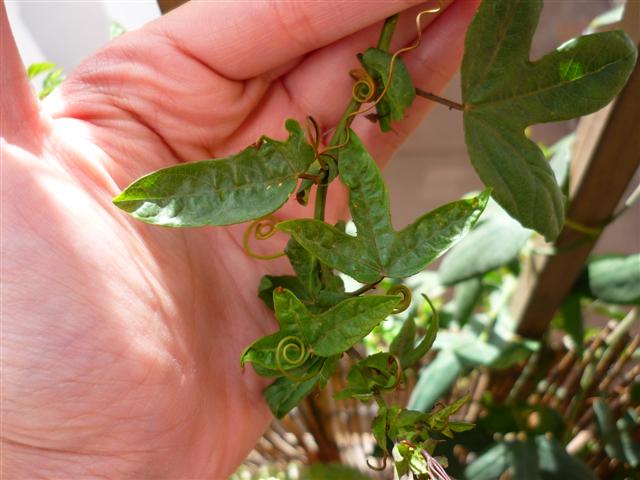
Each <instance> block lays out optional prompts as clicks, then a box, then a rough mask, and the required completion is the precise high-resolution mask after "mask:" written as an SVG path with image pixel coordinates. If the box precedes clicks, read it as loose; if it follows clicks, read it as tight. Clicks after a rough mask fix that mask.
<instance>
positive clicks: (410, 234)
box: [278, 132, 489, 283]
mask: <svg viewBox="0 0 640 480" xmlns="http://www.w3.org/2000/svg"><path fill="white" fill-rule="evenodd" d="M339 155H340V157H339V158H340V175H341V177H340V178H341V179H342V181H343V182H344V183H345V185H347V187H349V209H350V211H351V215H352V217H353V221H354V223H355V225H356V228H357V232H358V236H357V237H352V236H350V235H347V234H346V233H343V232H341V231H339V230H338V229H337V228H335V227H331V226H329V225H327V224H325V223H324V222H320V221H318V220H310V219H304V220H291V221H288V222H282V223H280V224H278V228H279V229H280V230H282V231H284V232H286V233H289V234H290V235H291V236H292V237H293V238H294V239H295V240H296V241H297V242H298V243H300V244H301V245H302V246H303V247H304V248H305V249H307V250H308V251H309V252H311V254H312V255H314V256H315V257H317V258H318V259H319V260H320V261H321V262H324V263H326V264H327V265H329V266H331V267H333V268H336V269H337V270H340V271H341V272H344V273H346V274H347V275H349V276H351V277H353V278H354V279H356V280H358V281H360V282H363V283H372V282H376V281H378V280H380V279H381V278H382V277H384V276H387V277H391V278H404V277H408V276H410V275H413V274H414V273H417V272H418V271H420V270H422V269H423V268H424V267H425V266H426V265H427V264H428V263H429V262H431V261H433V260H435V259H436V258H437V257H439V256H440V255H442V254H443V253H444V252H445V251H446V250H447V249H449V248H450V247H451V246H452V245H453V244H454V243H455V242H457V241H458V240H459V239H460V238H462V236H464V235H465V234H466V232H467V231H468V230H469V229H470V228H471V227H472V226H473V224H474V223H475V222H476V220H477V219H478V217H479V216H480V214H481V213H482V210H483V209H484V207H485V205H486V202H487V200H488V198H489V192H488V191H486V192H484V193H482V194H480V195H479V196H477V197H473V198H469V199H464V200H460V201H457V202H453V203H450V204H447V205H444V206H442V207H440V208H438V209H436V210H434V211H432V212H430V213H427V214H426V215H424V216H423V217H421V218H419V219H418V220H416V221H415V222H414V223H412V224H411V225H409V226H408V227H406V228H404V229H403V230H401V231H400V232H396V231H395V230H394V229H393V227H392V225H391V216H390V213H389V195H388V193H387V189H386V186H385V184H384V182H383V180H382V176H381V174H380V170H379V169H378V167H377V165H376V164H375V162H374V161H373V159H372V158H371V156H370V155H369V154H368V153H367V151H366V149H365V148H364V146H363V145H362V143H361V142H360V140H359V139H358V138H357V137H356V135H355V133H353V132H351V137H350V143H349V145H348V146H346V147H344V148H343V149H342V150H340V153H339Z"/></svg>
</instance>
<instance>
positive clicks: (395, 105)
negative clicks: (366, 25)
mask: <svg viewBox="0 0 640 480" xmlns="http://www.w3.org/2000/svg"><path fill="white" fill-rule="evenodd" d="M391 57H392V54H390V53H389V52H385V51H383V50H379V49H377V48H369V49H368V50H367V51H365V52H364V53H363V54H361V55H358V59H359V60H360V63H362V66H363V67H364V68H365V70H366V71H367V72H368V73H369V75H371V78H373V80H374V82H375V84H376V95H380V94H381V93H382V91H383V90H384V89H385V87H386V86H387V83H388V81H389V67H390V65H391ZM415 98H416V89H415V87H414V86H413V83H412V82H411V77H410V76H409V71H408V70H407V67H406V65H405V64H404V61H403V60H402V59H401V58H399V57H398V58H396V60H395V62H394V67H393V76H392V78H391V84H390V85H389V87H388V88H387V91H386V93H385V95H384V97H383V98H382V100H380V102H378V104H377V105H376V109H377V116H378V121H379V122H380V129H381V130H382V131H383V132H387V131H389V130H391V120H394V121H396V122H397V121H400V120H402V119H403V118H404V113H405V110H406V109H407V108H408V107H409V106H410V105H411V104H412V103H413V101H414V99H415Z"/></svg>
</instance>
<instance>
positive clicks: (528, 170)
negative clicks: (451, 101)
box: [461, 0, 637, 240]
mask: <svg viewBox="0 0 640 480" xmlns="http://www.w3.org/2000/svg"><path fill="white" fill-rule="evenodd" d="M541 8H542V0H527V1H518V0H492V1H490V2H483V3H482V4H481V5H480V8H479V10H478V13H477V14H476V16H475V18H474V20H473V21H472V23H471V25H470V27H469V29H468V31H467V35H466V40H465V54H464V59H463V63H462V70H461V73H462V99H463V102H464V104H465V113H464V130H465V140H466V143H467V147H468V150H469V155H470V157H471V162H472V163H473V166H474V167H475V169H476V171H477V172H478V174H479V175H480V178H481V179H482V180H483V182H484V183H485V184H486V185H488V186H491V187H492V188H493V196H494V198H495V199H496V200H497V201H498V202H499V203H500V204H501V205H502V206H503V207H504V208H505V210H507V212H509V213H510V214H511V215H512V216H513V217H515V218H516V219H518V220H519V221H520V222H521V223H522V225H524V226H525V227H529V228H533V229H535V230H537V231H538V232H540V233H542V234H543V235H544V236H545V237H546V238H547V239H548V240H552V239H554V238H555V237H556V236H557V235H558V233H559V231H560V228H561V227H562V225H563V222H564V201H563V196H562V194H561V192H560V189H559V188H558V186H557V184H556V180H555V178H554V176H553V172H552V171H551V168H550V167H549V165H548V163H547V161H546V160H545V158H544V155H543V154H542V152H541V151H540V148H539V147H538V146H537V145H536V144H535V143H533V142H532V141H530V140H529V139H527V138H526V136H525V134H524V130H525V128H526V127H527V126H529V125H533V124H536V123H544V122H555V121H560V120H568V119H570V118H574V117H577V116H580V115H585V114H587V113H591V112H594V111H596V110H598V109H600V108H602V107H604V106H605V105H606V104H607V103H609V102H610V101H611V100H612V99H613V98H614V97H615V95H616V94H617V93H618V92H619V91H620V90H621V88H622V87H623V86H624V84H625V83H626V81H627V79H628V77H629V75H630V73H631V71H632V69H633V66H634V64H635V61H636V56H637V51H636V48H635V46H634V44H633V42H632V41H631V40H630V39H629V38H628V37H627V35H626V34H625V33H624V32H621V31H614V32H605V33H597V34H594V35H587V36H583V37H580V38H577V39H574V40H571V41H570V42H567V43H565V44H564V45H562V46H561V47H560V48H559V49H558V50H556V51H555V52H552V53H549V54H548V55H546V56H544V57H543V58H541V59H540V60H537V61H535V62H531V61H530V60H529V52H530V47H531V39H532V37H533V34H534V32H535V29H536V25H537V23H538V18H539V16H540V10H541Z"/></svg>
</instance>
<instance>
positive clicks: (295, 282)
mask: <svg viewBox="0 0 640 480" xmlns="http://www.w3.org/2000/svg"><path fill="white" fill-rule="evenodd" d="M278 287H281V288H286V289H287V290H291V292H293V294H294V295H295V296H296V297H298V298H299V299H301V300H303V301H304V300H305V299H306V294H307V292H306V290H305V288H304V287H303V286H302V284H301V283H300V279H299V278H298V277H294V276H292V275H282V276H274V275H264V276H263V277H262V278H261V279H260V284H259V285H258V297H260V300H262V301H263V302H264V303H265V305H266V306H267V307H269V308H270V309H271V310H274V306H273V291H274V290H275V289H276V288H278Z"/></svg>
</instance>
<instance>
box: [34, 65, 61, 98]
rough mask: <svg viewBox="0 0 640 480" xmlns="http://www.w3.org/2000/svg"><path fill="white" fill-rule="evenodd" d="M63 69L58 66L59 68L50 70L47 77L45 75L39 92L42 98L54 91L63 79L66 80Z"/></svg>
mask: <svg viewBox="0 0 640 480" xmlns="http://www.w3.org/2000/svg"><path fill="white" fill-rule="evenodd" d="M62 71H63V70H62V68H58V69H57V70H54V71H53V72H50V73H49V74H47V76H46V77H44V80H43V81H42V90H41V91H40V93H39V94H38V97H39V98H40V100H42V99H43V98H45V97H46V96H47V95H49V94H50V93H51V92H53V91H54V90H55V89H56V87H58V86H59V85H60V84H61V83H62V81H63V80H64V75H63V74H62Z"/></svg>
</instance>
